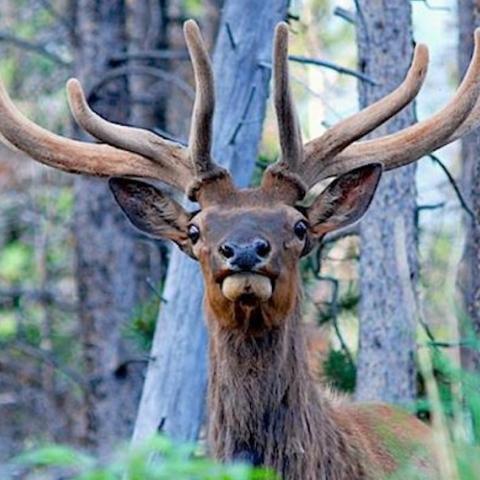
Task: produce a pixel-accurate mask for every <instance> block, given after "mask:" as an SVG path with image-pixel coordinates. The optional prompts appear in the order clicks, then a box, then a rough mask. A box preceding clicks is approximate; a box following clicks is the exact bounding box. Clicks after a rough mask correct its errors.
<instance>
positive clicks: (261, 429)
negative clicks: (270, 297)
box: [206, 295, 363, 480]
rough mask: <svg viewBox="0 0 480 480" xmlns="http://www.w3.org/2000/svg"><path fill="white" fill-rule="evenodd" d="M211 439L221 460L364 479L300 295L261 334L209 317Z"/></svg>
mask: <svg viewBox="0 0 480 480" xmlns="http://www.w3.org/2000/svg"><path fill="white" fill-rule="evenodd" d="M206 310H207V322H208V328H209V333H210V373H209V392H208V393H209V395H208V396H209V398H208V401H209V445H210V448H211V450H212V453H213V454H214V455H215V457H216V458H217V459H219V460H223V461H232V460H239V461H246V462H249V463H252V464H254V465H265V466H268V467H270V468H273V469H274V470H275V471H277V472H278V473H279V474H280V475H281V476H282V478H285V479H289V480H300V479H301V480H314V479H315V480H316V479H323V478H325V479H326V478H328V479H330V480H336V479H352V478H356V479H361V478H363V470H362V468H361V466H360V461H359V458H360V456H359V452H358V451H357V449H356V448H355V447H354V446H352V445H350V444H349V441H348V440H347V436H346V435H344V434H343V432H342V430H341V428H339V427H338V425H337V424H336V422H335V420H334V417H333V415H332V414H331V407H330V402H329V400H328V399H327V396H326V395H322V394H321V392H319V391H318V389H317V386H316V385H315V384H314V382H313V380H312V378H311V376H310V372H309V369H308V365H307V360H306V347H305V339H304V337H303V334H302V331H303V329H301V328H300V323H301V312H300V295H298V297H297V301H296V305H295V307H294V309H293V310H292V311H291V313H289V314H288V317H287V318H284V319H281V321H279V319H276V320H277V321H276V322H275V325H276V326H275V327H273V328H269V329H268V330H266V331H265V332H263V333H262V334H260V335H252V334H248V333H245V332H244V331H240V330H233V329H228V328H225V327H224V326H222V325H221V324H220V323H219V322H217V321H216V320H215V318H212V311H211V310H210V309H209V308H208V303H207V309H206Z"/></svg>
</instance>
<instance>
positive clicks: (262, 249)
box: [218, 238, 271, 270]
mask: <svg viewBox="0 0 480 480" xmlns="http://www.w3.org/2000/svg"><path fill="white" fill-rule="evenodd" d="M270 251H271V246H270V243H268V242H267V241H266V240H264V239H262V238H256V239H255V240H253V241H252V242H250V243H247V244H243V245H238V244H235V243H233V242H225V243H222V245H220V247H219V248H218V252H219V253H220V255H221V256H222V257H223V258H224V259H225V260H227V261H228V264H229V265H230V266H232V267H236V268H238V269H241V270H251V269H252V268H254V267H256V266H257V265H258V264H259V263H261V262H262V260H264V259H265V258H266V257H267V256H268V254H269V253H270Z"/></svg>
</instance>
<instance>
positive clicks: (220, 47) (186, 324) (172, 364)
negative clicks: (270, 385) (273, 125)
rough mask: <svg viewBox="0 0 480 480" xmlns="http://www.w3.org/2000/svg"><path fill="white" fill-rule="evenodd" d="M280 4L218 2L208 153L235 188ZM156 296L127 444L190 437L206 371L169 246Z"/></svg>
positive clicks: (246, 159)
mask: <svg viewBox="0 0 480 480" xmlns="http://www.w3.org/2000/svg"><path fill="white" fill-rule="evenodd" d="M287 6H288V1H287V0H264V1H259V0H245V1H243V2H238V1H235V0H229V1H227V2H225V5H224V9H223V14H222V20H221V24H220V27H219V34H218V39H217V44H216V48H215V55H214V70H215V78H216V94H217V106H216V113H215V123H214V131H215V142H214V148H213V154H214V157H215V158H216V159H217V161H218V162H219V163H221V164H222V165H223V166H225V167H228V168H229V169H230V170H231V171H232V173H233V175H234V176H235V179H236V181H237V184H238V185H240V186H245V185H247V184H248V183H249V181H250V177H251V174H252V171H253V168H254V165H255V160H256V156H257V148H258V143H259V141H260V137H261V131H262V123H263V119H264V116H265V103H266V99H267V96H268V86H269V80H270V69H269V68H265V65H264V62H270V59H271V48H272V38H273V29H274V25H275V24H276V23H277V22H278V21H280V20H282V19H284V18H285V16H286V13H287ZM252 12H255V14H252ZM227 25H229V27H230V30H231V33H232V36H229V34H228V32H227ZM164 297H165V299H166V304H164V305H163V307H162V311H161V314H160V317H159V319H158V324H157V329H156V332H155V339H154V344H153V348H152V352H151V358H152V360H151V362H150V364H149V368H148V372H147V377H146V380H145V385H144V389H143V393H142V400H141V403H140V410H139V413H138V417H137V422H136V425H135V432H134V437H133V443H134V444H135V443H138V442H141V441H142V440H144V439H145V438H148V437H149V436H151V435H153V434H154V433H155V432H157V430H158V429H159V428H162V429H163V431H165V432H166V433H167V434H168V435H170V436H172V437H173V438H176V439H178V440H194V439H196V438H197V436H198V432H199V429H200V426H201V424H202V421H203V416H204V401H205V399H204V396H205V389H206V370H207V356H206V346H207V335H206V331H205V326H204V323H203V315H202V297H203V282H202V277H201V274H200V271H199V268H198V265H197V264H196V263H195V262H194V261H192V260H190V259H189V258H187V257H186V256H185V255H184V254H182V253H180V252H179V251H177V250H174V251H173V252H172V258H171V260H170V265H169V270H168V275H167V281H166V285H165V292H164Z"/></svg>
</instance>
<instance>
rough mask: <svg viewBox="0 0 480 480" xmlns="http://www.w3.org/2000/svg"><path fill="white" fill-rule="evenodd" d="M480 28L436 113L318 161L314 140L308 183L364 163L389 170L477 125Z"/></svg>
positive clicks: (308, 155) (308, 152)
mask: <svg viewBox="0 0 480 480" xmlns="http://www.w3.org/2000/svg"><path fill="white" fill-rule="evenodd" d="M479 96H480V30H479V29H477V30H476V31H475V48H474V52H473V56H472V60H471V62H470V66H469V68H468V70H467V73H466V74H465V77H464V79H463V81H462V83H461V84H460V87H459V88H458V90H457V93H456V94H455V96H454V97H453V98H452V100H450V102H449V103H448V104H447V105H446V106H445V107H444V108H443V109H442V110H440V111H439V112H438V113H437V114H435V115H433V116H432V117H430V118H428V119H426V120H423V121H421V122H418V123H416V124H414V125H412V126H410V127H407V128H405V129H403V130H401V131H399V132H397V133H394V134H391V135H386V136H384V137H380V138H377V139H374V140H367V141H361V142H357V143H353V144H352V145H350V146H348V147H347V148H346V149H345V150H344V151H343V152H341V153H339V154H338V155H336V156H331V157H329V158H326V159H321V160H323V161H322V163H321V164H319V163H318V159H319V156H318V154H317V152H316V151H315V148H314V142H315V140H313V141H312V142H309V143H308V144H307V145H306V146H305V151H306V154H305V163H304V164H303V166H302V173H301V174H302V176H303V175H304V176H307V177H308V178H310V179H311V180H310V181H309V184H310V185H313V184H314V183H315V182H318V181H319V180H322V179H324V178H327V177H330V176H332V175H339V174H341V173H344V172H346V171H348V170H351V169H353V168H357V167H359V166H362V165H365V164H367V163H382V164H383V166H384V169H385V170H392V169H394V168H398V167H401V166H403V165H407V164H409V163H412V162H414V161H416V160H418V159H419V158H421V157H423V156H424V155H426V154H428V153H430V152H433V151H434V150H436V149H438V148H440V147H442V146H444V145H447V144H448V143H450V142H453V141H454V140H457V139H458V138H460V137H462V136H463V135H465V134H466V133H468V132H469V131H471V130H473V129H474V128H476V127H478V125H479V124H480V101H479Z"/></svg>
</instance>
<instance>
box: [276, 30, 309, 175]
mask: <svg viewBox="0 0 480 480" xmlns="http://www.w3.org/2000/svg"><path fill="white" fill-rule="evenodd" d="M273 76H274V86H275V94H274V95H275V96H274V102H275V112H276V114H277V123H278V132H279V137H280V148H281V156H280V159H279V162H280V163H284V164H285V165H287V166H288V168H289V169H290V170H291V171H292V172H296V171H297V169H298V166H299V165H300V164H301V162H302V161H303V142H302V132H301V129H300V124H299V121H298V116H297V112H296V109H295V104H294V101H293V98H292V93H291V90H290V81H289V74H288V26H287V24H286V23H285V22H281V23H279V24H278V25H277V27H276V29H275V39H274V50H273Z"/></svg>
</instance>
